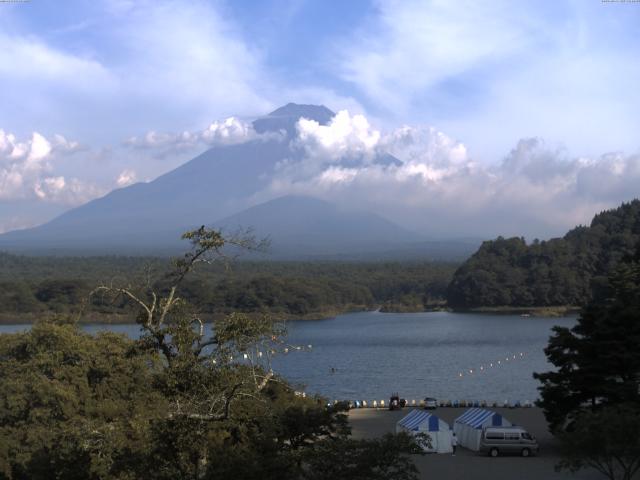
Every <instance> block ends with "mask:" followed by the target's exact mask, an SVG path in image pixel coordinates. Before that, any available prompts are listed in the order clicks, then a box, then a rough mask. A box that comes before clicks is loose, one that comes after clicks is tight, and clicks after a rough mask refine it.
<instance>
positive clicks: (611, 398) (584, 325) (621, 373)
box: [534, 249, 640, 431]
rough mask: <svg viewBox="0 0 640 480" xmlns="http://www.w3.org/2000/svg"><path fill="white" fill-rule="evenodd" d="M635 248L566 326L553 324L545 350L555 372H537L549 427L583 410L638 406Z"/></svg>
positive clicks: (639, 271) (638, 260) (639, 267)
mask: <svg viewBox="0 0 640 480" xmlns="http://www.w3.org/2000/svg"><path fill="white" fill-rule="evenodd" d="M639 345H640V249H639V250H638V252H637V253H636V254H635V257H631V256H629V257H628V258H626V259H625V260H623V261H622V262H620V264H619V265H618V267H617V269H616V271H615V273H614V274H613V275H612V276H611V277H610V279H609V282H608V285H607V288H605V289H601V290H600V291H599V292H597V293H596V294H595V295H594V298H593V300H592V301H591V302H590V303H589V304H588V305H587V306H586V307H585V308H584V310H583V312H582V315H581V316H580V318H579V320H578V323H577V324H576V325H575V326H574V327H573V328H571V329H568V328H563V327H555V328H554V335H553V336H552V337H551V339H550V341H549V345H548V347H547V348H546V349H545V353H546V354H547V357H548V359H549V361H550V362H551V363H552V364H553V365H554V366H555V367H557V370H556V371H552V372H546V373H537V374H534V377H535V378H537V379H538V380H540V382H542V386H541V387H540V393H541V396H542V400H541V401H540V405H541V406H542V407H543V408H544V412H545V415H546V417H547V420H548V421H549V422H550V425H551V428H552V429H553V430H555V431H559V430H562V429H564V428H565V427H568V426H570V425H571V423H572V421H574V420H575V419H576V417H577V416H578V415H579V414H580V413H581V412H583V411H584V410H592V411H597V410H598V409H600V408H602V407H604V406H608V405H619V404H631V405H639V406H640V393H639V388H640V348H638V346H639Z"/></svg>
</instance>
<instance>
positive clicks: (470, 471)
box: [349, 408, 603, 480]
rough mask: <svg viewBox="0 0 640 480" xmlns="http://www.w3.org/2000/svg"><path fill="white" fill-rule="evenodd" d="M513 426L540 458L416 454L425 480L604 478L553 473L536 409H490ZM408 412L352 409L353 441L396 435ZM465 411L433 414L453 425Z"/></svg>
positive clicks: (551, 442) (553, 445)
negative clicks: (534, 442)
mask: <svg viewBox="0 0 640 480" xmlns="http://www.w3.org/2000/svg"><path fill="white" fill-rule="evenodd" d="M491 410H494V411H496V412H499V413H500V414H502V415H503V416H504V417H505V418H507V419H508V420H509V421H511V422H512V423H514V424H516V425H521V426H523V427H525V428H526V429H527V430H528V431H529V432H530V433H532V434H533V435H535V436H536V438H537V439H538V443H539V444H540V455H539V456H537V457H529V458H522V457H517V456H510V457H506V456H505V457H498V458H490V457H487V456H482V455H478V454H477V453H475V452H472V451H470V450H466V449H464V448H461V447H458V451H457V453H456V456H455V457H454V456H452V455H447V454H440V455H438V454H429V455H425V456H420V455H416V456H415V462H416V465H417V467H418V469H419V470H420V473H421V476H420V478H424V479H430V480H433V479H450V480H455V479H461V480H463V479H464V480H475V479H483V480H484V479H487V480H502V479H510V480H511V479H517V480H529V479H531V480H544V479H552V480H553V479H580V480H583V479H585V480H596V479H602V478H603V477H602V476H601V475H600V474H599V473H598V472H596V471H586V470H585V471H582V472H580V473H578V474H576V475H572V474H570V473H566V472H563V473H556V472H555V471H554V465H555V464H556V463H557V462H558V460H559V456H558V446H557V442H556V440H555V439H554V438H553V437H552V436H551V434H550V433H549V432H548V430H547V423H546V421H545V419H544V416H543V415H542V411H541V410H540V409H538V408H518V409H506V408H492V409H491ZM409 411H410V410H409V409H408V408H405V409H404V410H402V411H393V412H391V411H389V410H383V409H377V410H376V409H372V408H368V409H354V410H351V411H350V412H349V422H350V424H351V428H352V429H353V436H354V437H355V438H374V437H378V436H381V435H383V434H385V433H388V432H395V425H396V422H397V421H398V420H400V419H401V418H402V417H403V416H404V415H406V414H407V413H409ZM464 411H465V409H464V408H438V409H437V410H435V411H434V413H435V414H436V415H437V416H439V417H440V418H441V419H442V420H444V421H445V422H447V423H449V425H453V421H454V419H455V418H457V417H459V416H460V415H461V414H462V413H463V412H464Z"/></svg>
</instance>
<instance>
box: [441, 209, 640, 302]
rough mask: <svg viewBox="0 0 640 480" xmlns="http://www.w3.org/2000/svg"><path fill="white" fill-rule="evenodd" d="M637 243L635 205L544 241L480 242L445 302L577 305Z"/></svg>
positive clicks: (639, 221)
mask: <svg viewBox="0 0 640 480" xmlns="http://www.w3.org/2000/svg"><path fill="white" fill-rule="evenodd" d="M639 241H640V200H633V201H632V202H630V203H624V204H622V205H621V206H620V207H618V208H616V209H613V210H609V211H605V212H602V213H600V214H598V215H596V216H595V217H594V218H593V220H592V222H591V225H590V226H589V227H584V226H580V227H576V228H574V229H573V230H571V231H570V232H568V233H567V234H566V235H565V236H564V237H563V238H554V239H551V240H548V241H538V240H534V241H533V242H532V243H530V244H527V243H526V242H525V240H524V238H509V239H505V238H502V237H499V238H497V239H496V240H493V241H488V242H484V243H483V244H482V246H481V247H480V248H479V250H478V251H477V252H476V253H475V254H473V256H472V257H471V258H470V259H469V260H467V261H466V262H465V263H464V264H463V265H462V266H461V267H460V268H459V269H458V270H457V271H456V272H455V274H454V277H453V279H452V281H451V284H450V285H449V287H448V290H447V302H448V304H449V305H451V306H453V307H457V308H472V307H482V306H484V307H494V306H511V307H529V306H558V305H570V306H580V305H584V304H586V303H587V302H588V301H589V300H590V299H591V298H592V295H593V292H597V291H598V290H599V289H600V288H602V287H603V286H604V285H606V281H607V277H608V276H609V275H610V274H611V273H612V272H613V271H614V269H615V267H616V265H617V264H618V263H619V262H620V260H621V259H622V258H624V257H625V256H627V255H630V254H632V253H633V251H634V249H635V246H636V245H637V243H638V242H639Z"/></svg>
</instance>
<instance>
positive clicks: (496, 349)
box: [0, 312, 575, 401]
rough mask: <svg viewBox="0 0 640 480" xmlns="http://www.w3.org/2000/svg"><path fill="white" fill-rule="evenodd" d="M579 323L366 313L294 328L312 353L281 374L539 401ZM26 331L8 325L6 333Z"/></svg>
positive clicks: (348, 387)
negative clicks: (565, 337)
mask: <svg viewBox="0 0 640 480" xmlns="http://www.w3.org/2000/svg"><path fill="white" fill-rule="evenodd" d="M574 323H575V318H538V317H520V316H512V315H487V314H482V315H480V314H456V313H448V312H427V313H414V314H406V313H404V314H394V313H378V312H366V313H353V314H346V315H340V316H338V317H336V318H333V319H329V320H319V321H308V320H305V321H292V322H288V330H289V342H290V343H292V344H297V345H309V344H311V345H313V348H312V349H311V351H304V352H298V351H293V352H292V353H289V354H288V355H285V356H282V357H278V358H277V359H275V361H274V369H275V370H276V371H277V372H278V373H280V374H281V375H283V376H284V377H285V378H287V379H288V380H290V381H291V382H293V383H294V384H296V385H305V386H306V391H307V392H308V393H320V394H322V395H326V396H327V397H329V398H331V399H365V400H372V399H378V400H381V399H385V400H388V397H389V395H390V394H391V393H392V392H396V391H397V392H399V393H400V396H403V397H405V398H408V399H413V398H415V399H420V398H423V397H425V396H427V395H428V396H435V397H437V398H439V399H451V400H453V399H466V400H469V399H473V400H488V401H494V400H495V401H504V400H510V401H516V400H520V401H524V400H534V399H536V398H538V393H537V390H536V388H537V382H536V381H535V380H533V378H532V373H533V372H536V371H538V372H540V371H545V370H548V369H549V368H550V367H549V365H548V364H547V362H546V358H545V356H544V352H543V349H544V347H545V346H546V344H547V341H548V338H549V335H550V333H551V332H550V330H551V327H552V326H554V325H563V326H571V325H573V324H574ZM25 328H28V326H25V325H3V326H0V332H9V331H16V330H23V329H25ZM83 328H84V329H85V330H87V331H89V332H92V333H94V332H97V331H99V330H104V329H109V330H112V331H116V332H121V333H126V334H127V335H129V336H131V337H137V336H138V335H139V332H140V330H139V327H138V326H137V325H85V326H84V327H83ZM521 353H522V355H520V354H521ZM514 355H515V356H516V358H515V359H514V358H513V356H514ZM507 358H508V360H507ZM498 361H499V362H500V363H499V364H498ZM492 363H493V367H491V366H490V365H491V364H492ZM480 367H482V369H481V368H480ZM471 370H472V371H473V373H470V371H471ZM461 373H462V376H460V374H461Z"/></svg>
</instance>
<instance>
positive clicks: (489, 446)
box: [480, 426, 540, 457]
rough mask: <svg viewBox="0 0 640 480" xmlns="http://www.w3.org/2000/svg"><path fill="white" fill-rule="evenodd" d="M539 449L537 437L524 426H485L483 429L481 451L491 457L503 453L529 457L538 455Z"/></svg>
mask: <svg viewBox="0 0 640 480" xmlns="http://www.w3.org/2000/svg"><path fill="white" fill-rule="evenodd" d="M539 450H540V447H539V446H538V441H537V440H536V438H535V437H534V436H533V435H531V434H530V433H529V432H527V431H526V430H525V429H524V428H522V427H518V426H512V427H485V428H483V429H482V437H481V438H480V452H481V453H485V454H487V455H489V456H490V457H497V456H498V455H502V454H518V455H522V456H523V457H529V456H531V455H537V454H538V451H539Z"/></svg>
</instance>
